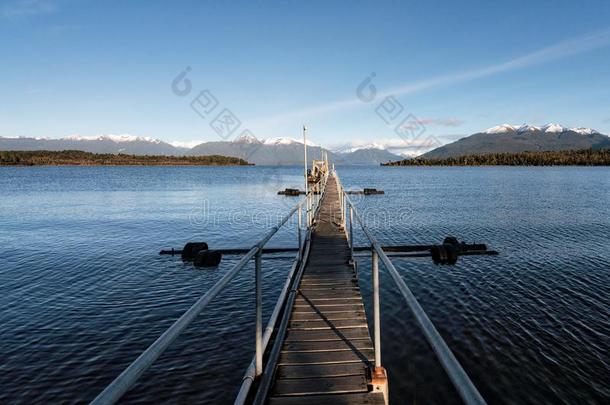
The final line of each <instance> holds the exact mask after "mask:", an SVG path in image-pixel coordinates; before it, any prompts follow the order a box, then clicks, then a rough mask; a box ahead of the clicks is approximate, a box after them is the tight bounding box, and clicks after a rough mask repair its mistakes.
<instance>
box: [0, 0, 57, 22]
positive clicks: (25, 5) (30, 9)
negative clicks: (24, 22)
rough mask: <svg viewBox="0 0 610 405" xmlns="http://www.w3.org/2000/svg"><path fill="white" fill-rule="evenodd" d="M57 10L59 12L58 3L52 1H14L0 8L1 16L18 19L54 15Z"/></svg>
mask: <svg viewBox="0 0 610 405" xmlns="http://www.w3.org/2000/svg"><path fill="white" fill-rule="evenodd" d="M55 10H57V3H56V2H55V1H52V0H13V1H8V2H7V3H6V4H4V5H3V6H2V7H1V8H0V15H2V16H3V17H7V18H16V17H27V16H31V15H37V14H47V13H52V12H53V11H55Z"/></svg>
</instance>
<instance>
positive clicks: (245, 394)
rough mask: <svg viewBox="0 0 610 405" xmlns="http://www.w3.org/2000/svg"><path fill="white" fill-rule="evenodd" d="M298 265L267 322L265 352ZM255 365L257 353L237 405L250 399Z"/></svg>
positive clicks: (294, 263) (247, 372)
mask: <svg viewBox="0 0 610 405" xmlns="http://www.w3.org/2000/svg"><path fill="white" fill-rule="evenodd" d="M298 264H299V261H297V260H295V261H294V262H293V263H292V267H291V269H290V271H289V272H288V277H287V278H286V282H285V283H284V287H282V291H281V292H280V296H279V298H278V300H277V303H276V304H275V308H274V309H273V312H272V313H271V317H270V318H269V322H267V327H266V328H265V332H264V333H263V352H264V351H265V350H266V349H267V345H268V344H269V341H270V340H271V334H272V333H273V330H274V329H275V324H276V322H277V319H278V316H279V314H280V312H281V310H282V306H283V304H284V301H285V300H286V295H287V294H288V288H289V287H290V284H291V283H292V280H293V278H294V274H295V272H296V269H297V268H298ZM255 364H256V353H255V354H254V356H253V357H252V361H250V365H249V366H248V368H247V370H246V373H245V374H244V376H243V378H242V385H241V388H240V389H239V392H238V393H237V397H235V402H234V404H235V405H242V404H244V403H245V401H246V398H247V397H248V393H249V392H250V387H251V386H252V383H253V382H254V378H255V373H256V365H255Z"/></svg>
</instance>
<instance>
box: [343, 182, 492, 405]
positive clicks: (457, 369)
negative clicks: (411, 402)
mask: <svg viewBox="0 0 610 405" xmlns="http://www.w3.org/2000/svg"><path fill="white" fill-rule="evenodd" d="M333 176H335V178H336V180H337V186H338V188H339V195H340V206H341V222H342V224H343V225H345V224H346V219H347V218H346V217H349V219H350V220H349V230H348V229H347V227H346V233H347V235H348V241H349V246H350V251H351V257H352V260H353V256H354V229H353V225H354V218H356V220H357V221H358V223H359V224H360V227H361V229H362V230H363V232H364V235H365V236H366V238H367V239H368V240H369V242H370V244H371V273H372V284H373V324H374V346H375V368H379V369H378V370H381V367H382V364H381V318H380V312H381V311H380V306H381V305H380V298H379V259H381V261H382V262H383V264H384V265H385V268H386V270H387V271H388V272H389V273H390V276H392V279H393V280H394V282H395V283H396V285H397V286H398V289H399V290H400V292H401V294H402V296H403V298H404V299H405V301H406V303H407V307H408V308H409V310H411V312H412V313H413V315H414V316H415V320H416V322H417V325H418V327H419V329H420V330H421V331H422V333H423V334H424V336H425V338H426V340H427V341H428V343H429V344H430V346H432V349H433V350H434V353H435V354H436V357H437V358H438V360H439V362H440V363H441V365H442V366H443V368H444V369H445V372H446V373H447V375H448V376H449V379H450V380H451V382H452V383H453V386H454V387H455V388H456V390H457V391H458V393H459V395H460V397H461V398H462V400H463V401H464V403H466V404H468V405H475V404H477V405H478V404H485V403H486V402H485V400H484V399H483V397H482V396H481V394H480V393H479V391H478V390H477V388H476V387H475V385H474V384H473V382H472V380H470V377H468V374H466V371H464V368H463V367H462V366H461V364H460V362H459V361H458V360H457V358H456V357H455V355H454V354H453V352H452V351H451V349H449V346H447V343H445V341H444V340H443V338H442V336H441V335H440V333H439V332H438V330H437V329H436V327H435V326H434V324H433V323H432V321H430V318H428V315H427V314H426V312H425V311H424V309H423V308H422V307H421V305H420V304H419V302H418V301H417V299H416V298H415V296H414V295H413V293H412V292H411V290H410V289H409V287H408V286H407V284H406V283H405V281H404V280H403V278H402V277H401V276H400V274H399V273H398V271H397V270H396V267H394V264H392V261H391V260H390V259H389V258H388V256H387V255H386V254H385V252H384V251H383V249H382V248H381V245H380V244H379V242H377V239H376V238H375V237H374V236H373V234H372V233H371V231H370V230H369V229H368V227H367V226H366V224H365V223H364V221H363V220H362V217H361V216H360V214H359V213H358V211H357V210H356V207H355V206H354V204H353V203H352V201H351V200H350V198H349V197H348V195H347V193H346V192H345V190H344V189H343V185H342V184H341V182H340V180H339V177H338V176H337V174H336V172H333ZM346 207H347V210H348V211H349V213H348V214H347V213H346Z"/></svg>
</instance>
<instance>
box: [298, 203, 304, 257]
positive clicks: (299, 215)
mask: <svg viewBox="0 0 610 405" xmlns="http://www.w3.org/2000/svg"><path fill="white" fill-rule="evenodd" d="M302 216H303V215H302V213H301V206H299V208H298V209H297V217H298V220H297V235H298V237H297V238H298V239H297V240H298V243H299V255H298V259H299V260H301V259H302V257H303V241H302V240H301V239H302V236H301V226H302V225H301V222H302V219H301V217H302Z"/></svg>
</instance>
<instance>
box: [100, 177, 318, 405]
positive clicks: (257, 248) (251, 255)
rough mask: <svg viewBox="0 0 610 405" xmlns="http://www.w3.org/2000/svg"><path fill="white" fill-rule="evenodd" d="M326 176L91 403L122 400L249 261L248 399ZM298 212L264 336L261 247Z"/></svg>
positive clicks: (300, 258) (243, 396) (304, 248)
mask: <svg viewBox="0 0 610 405" xmlns="http://www.w3.org/2000/svg"><path fill="white" fill-rule="evenodd" d="M327 177H328V176H325V177H324V179H323V184H322V185H321V193H320V194H319V195H315V194H314V193H313V191H312V192H310V193H308V194H307V195H306V198H304V199H302V200H301V201H299V202H298V203H297V204H296V205H295V206H294V207H293V208H292V209H291V210H290V212H288V214H287V215H286V216H285V217H284V218H283V219H282V220H281V221H280V222H279V223H278V224H277V225H276V226H274V227H273V228H271V230H269V232H267V234H266V235H265V236H264V237H263V238H262V239H260V240H259V241H258V242H257V243H256V244H255V245H254V246H253V247H252V249H250V250H249V251H248V252H247V253H246V254H245V255H244V256H243V257H242V258H241V259H240V260H239V262H237V263H236V264H235V265H234V266H233V267H232V268H231V269H230V270H229V271H228V272H227V273H226V274H225V275H224V276H223V277H222V278H221V279H220V280H219V281H218V282H217V283H216V284H214V286H213V287H212V288H210V290H209V291H208V292H207V293H205V294H204V295H203V296H202V297H201V298H199V299H198V300H197V301H196V302H195V303H194V304H193V305H192V306H191V307H190V308H189V309H188V310H187V311H186V312H185V313H184V314H183V315H182V316H181V317H180V318H178V319H177V320H176V322H174V323H173V324H172V325H171V326H170V327H169V328H168V329H167V330H166V331H165V332H163V334H162V335H161V336H159V338H157V340H155V341H154V342H153V343H152V344H151V345H150V346H149V347H148V348H147V349H146V350H144V352H142V354H140V356H138V358H136V359H135V360H134V361H133V362H132V363H131V364H130V365H129V366H128V367H127V368H126V369H125V370H124V371H123V372H122V373H121V374H120V375H119V376H118V377H116V378H115V379H114V381H112V382H111V383H110V384H109V385H108V386H107V387H106V388H105V389H104V390H103V391H102V392H101V393H100V394H99V395H98V396H97V397H96V398H95V399H94V400H93V401H92V402H91V404H95V405H101V404H104V405H107V404H114V403H116V402H117V401H118V400H119V399H121V397H122V396H123V395H124V394H125V393H126V392H127V391H129V389H130V388H131V387H132V386H133V384H134V383H135V382H136V381H137V380H138V378H139V377H140V376H141V375H142V374H143V373H144V372H145V371H146V370H147V369H148V368H150V366H151V365H152V364H153V363H154V362H155V361H156V360H157V359H158V358H159V357H160V356H161V354H163V352H164V351H165V350H166V349H167V348H168V347H169V346H170V345H171V344H172V343H173V342H174V340H176V338H177V337H178V336H179V335H180V334H181V333H182V332H183V331H184V330H185V329H186V328H187V327H188V326H189V325H190V324H191V323H192V322H193V321H194V320H195V318H197V316H198V315H199V314H201V312H202V311H203V310H204V309H205V308H206V306H207V305H208V304H209V303H210V302H212V300H213V299H214V298H216V296H217V295H218V294H219V293H220V292H221V291H223V290H224V288H225V287H226V286H227V285H228V284H229V282H230V281H231V280H232V279H233V278H234V277H235V276H236V275H237V273H239V272H240V270H242V269H243V268H244V267H245V266H246V265H247V264H248V262H249V261H250V260H251V259H254V260H255V284H256V288H255V294H256V308H255V314H256V326H255V328H256V332H255V335H256V338H255V354H254V358H253V360H252V363H251V364H250V366H249V367H248V369H247V370H246V374H245V376H244V379H243V383H242V387H241V388H240V391H239V394H238V396H237V399H236V403H243V401H244V400H245V399H246V397H247V396H248V392H249V390H250V387H251V385H252V382H253V381H254V379H255V378H257V377H258V376H260V375H261V374H262V372H263V353H264V352H265V349H266V347H267V344H268V343H269V340H270V338H271V334H272V332H273V330H274V328H275V323H276V321H277V318H278V316H279V314H280V312H281V309H282V305H283V301H284V300H285V298H286V295H287V292H288V290H289V286H290V285H291V282H292V279H293V276H294V274H295V269H296V268H297V267H298V265H299V263H302V262H303V259H304V258H306V257H307V256H306V255H307V252H308V249H309V240H310V235H311V225H312V222H313V217H314V214H315V211H316V210H317V208H318V206H319V201H320V200H321V197H322V193H323V192H324V191H323V190H324V188H325V185H326V179H327ZM304 205H305V211H306V218H307V228H306V229H307V233H306V239H305V241H304V243H303V237H302V216H303V215H302V211H303V206H304ZM295 213H297V216H298V221H297V234H298V244H299V248H298V253H297V256H296V258H295V262H294V263H293V265H292V268H291V270H290V273H289V275H288V278H287V280H286V283H285V284H284V287H283V289H282V291H281V293H280V298H279V299H278V302H277V304H276V306H275V308H274V311H273V313H272V315H271V318H270V320H269V323H268V325H267V327H266V328H265V332H264V333H263V327H262V323H263V312H262V308H263V306H262V302H263V296H262V288H261V287H262V256H263V248H264V246H265V245H266V244H267V242H269V240H270V239H271V238H272V237H273V236H274V235H275V234H276V233H277V232H278V231H279V230H280V228H282V226H283V225H284V224H286V223H287V222H288V220H289V219H290V218H291V217H292V216H293V215H294V214H295Z"/></svg>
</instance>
